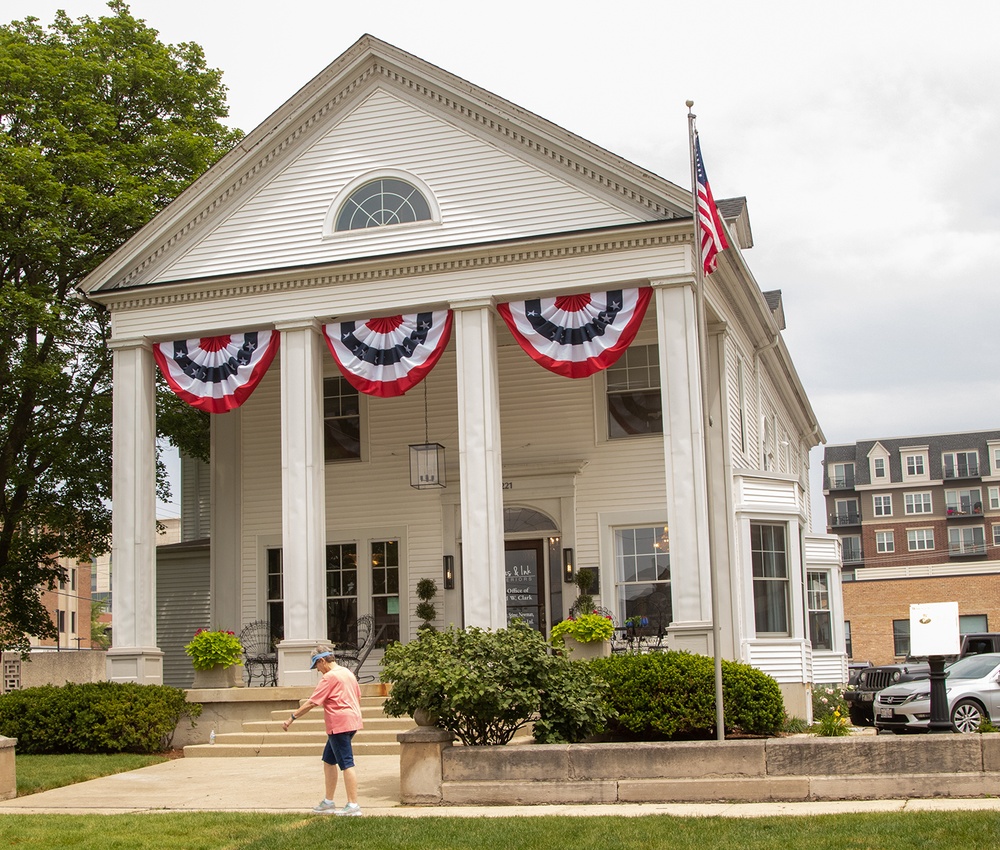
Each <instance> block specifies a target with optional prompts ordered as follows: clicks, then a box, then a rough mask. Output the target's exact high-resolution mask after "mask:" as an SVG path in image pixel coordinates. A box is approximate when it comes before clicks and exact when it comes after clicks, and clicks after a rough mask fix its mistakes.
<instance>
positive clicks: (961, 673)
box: [947, 653, 1000, 679]
mask: <svg viewBox="0 0 1000 850" xmlns="http://www.w3.org/2000/svg"><path fill="white" fill-rule="evenodd" d="M997 666H1000V655H996V654H995V653H994V654H992V655H969V656H966V657H965V658H962V659H959V660H958V661H956V662H955V663H954V664H952V665H951V666H950V667H949V668H948V670H947V673H948V676H949V678H952V679H982V678H983V677H984V676H988V675H989V674H990V672H991V671H992V670H993V669H994V668H996V667H997Z"/></svg>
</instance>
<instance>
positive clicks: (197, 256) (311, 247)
mask: <svg viewBox="0 0 1000 850" xmlns="http://www.w3.org/2000/svg"><path fill="white" fill-rule="evenodd" d="M378 169H397V170H401V171H404V172H410V173H412V174H414V175H415V176H417V177H419V178H420V179H421V180H423V181H424V182H425V183H426V184H427V185H428V187H429V188H430V190H431V191H432V193H433V194H434V197H435V199H436V201H437V204H438V206H439V207H440V210H441V222H440V225H434V224H427V225H415V226H405V227H390V228H379V231H378V233H377V234H375V238H373V235H372V234H371V233H360V234H358V233H349V234H337V235H335V236H333V237H329V238H326V239H324V238H323V223H324V220H325V218H326V215H327V212H328V210H329V208H330V205H331V203H332V202H333V201H334V199H335V198H336V197H337V194H338V193H339V192H340V191H341V190H342V189H343V188H344V187H345V186H346V185H347V184H349V183H350V182H351V181H352V180H354V179H356V178H357V177H359V176H361V175H363V174H366V173H368V172H374V171H377V170H378ZM637 220H638V219H637V218H636V217H635V215H634V214H632V213H626V212H625V211H623V210H622V209H621V208H618V207H615V206H613V205H612V204H610V203H609V202H607V201H606V200H603V199H597V198H596V197H594V196H593V195H591V194H589V193H587V192H585V191H583V190H582V189H580V188H578V187H576V186H573V185H571V184H570V183H568V182H565V181H563V180H560V179H558V178H556V177H555V176H553V175H552V174H550V173H546V172H543V171H541V170H540V169H538V168H536V167H534V166H532V165H530V164H528V163H527V162H526V161H524V160H521V159H519V158H517V157H515V156H514V155H513V154H512V153H511V152H509V151H506V150H501V149H499V148H497V147H495V146H494V145H492V144H489V143H487V142H485V141H483V140H481V139H478V138H476V137H475V136H473V135H471V134H469V133H467V132H465V131H463V130H461V129H459V128H458V127H456V126H454V125H453V124H450V123H448V122H446V121H444V120H442V119H441V118H439V117H437V116H434V115H431V114H429V113H428V112H426V111H423V110H421V109H419V108H417V107H416V106H414V105H413V104H411V103H408V102H406V101H404V100H402V99H400V98H399V97H396V96H394V95H392V94H390V93H388V92H386V91H383V90H378V91H376V92H374V93H373V94H372V95H371V96H370V97H368V98H367V99H366V100H365V101H364V102H363V103H361V104H359V105H358V106H357V107H356V108H355V109H354V110H353V111H352V112H351V113H350V114H349V115H347V116H345V117H344V119H343V120H341V121H340V122H338V123H337V124H336V125H335V126H333V127H332V128H331V129H330V130H329V132H328V133H327V134H326V135H325V136H323V137H322V138H321V139H319V140H318V141H316V142H314V143H313V144H312V145H311V147H310V148H309V149H308V150H307V151H305V152H304V153H302V154H301V155H300V156H298V157H297V158H296V159H295V160H294V161H293V162H291V163H289V164H288V165H287V166H286V167H285V168H284V170H283V171H282V172H281V173H279V174H277V175H276V176H274V177H273V178H272V179H271V180H270V182H269V183H268V184H267V185H266V186H263V187H262V188H261V189H260V190H258V191H257V193H256V194H255V195H254V196H253V197H252V198H250V199H249V200H248V201H246V202H245V203H244V204H243V206H242V207H241V208H240V209H238V210H236V211H234V212H233V213H231V214H230V215H229V216H228V217H227V219H226V220H225V221H223V222H221V223H220V224H219V225H217V226H216V227H215V228H214V230H213V231H212V232H211V233H209V234H208V235H207V236H206V237H205V238H203V239H202V240H201V241H200V243H199V244H197V245H194V246H192V247H191V248H190V249H189V250H188V251H187V252H186V253H185V254H184V255H183V256H181V257H179V258H178V259H177V260H176V261H174V262H173V263H172V264H171V265H170V266H169V268H167V269H165V270H164V271H163V272H162V273H161V274H159V275H158V278H157V279H158V280H159V281H168V280H181V279H184V278H188V277H203V276H208V275H220V274H232V273H238V272H242V271H250V270H255V269H260V268H278V267H288V266H290V265H298V264H306V263H320V262H329V261H331V260H344V259H349V258H352V257H360V256H366V255H370V254H372V253H379V254H387V253H398V252H401V251H411V250H416V249H421V248H433V247H441V246H445V245H454V244H464V243H469V242H483V241H490V240H496V239H508V238H511V237H514V236H529V235H536V234H540V233H546V232H552V231H553V230H576V229H582V228H592V227H600V226H605V225H616V224H626V223H629V222H634V221H637Z"/></svg>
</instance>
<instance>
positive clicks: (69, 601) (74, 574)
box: [30, 558, 92, 649]
mask: <svg viewBox="0 0 1000 850" xmlns="http://www.w3.org/2000/svg"><path fill="white" fill-rule="evenodd" d="M60 563H61V564H62V566H63V567H65V569H66V581H61V582H59V583H58V584H57V585H56V586H55V587H54V588H53V589H52V590H45V591H43V592H42V604H43V605H44V606H45V610H46V611H48V612H49V616H50V617H51V618H52V622H53V623H54V624H55V627H56V632H57V635H56V639H55V640H53V639H51V638H45V639H43V640H39V639H37V638H31V639H30V641H31V644H32V646H37V647H40V648H45V649H90V648H91V644H90V604H91V590H90V585H91V572H92V565H91V564H90V562H88V561H73V560H71V559H69V558H61V559H60Z"/></svg>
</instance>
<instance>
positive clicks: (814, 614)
mask: <svg viewBox="0 0 1000 850" xmlns="http://www.w3.org/2000/svg"><path fill="white" fill-rule="evenodd" d="M814 582H816V586H815V587H814ZM832 584H833V582H832V581H831V578H830V571H829V570H807V571H806V615H807V617H808V620H809V641H810V643H812V647H813V649H814V650H816V649H818V650H821V651H827V652H829V651H832V650H833V641H834V637H833V606H832V597H831V595H830V587H831V585H832ZM822 619H825V620H826V632H827V635H828V637H829V645H825V644H824V645H818V644H817V642H816V636H815V634H814V632H815V631H819V630H820V629H819V628H816V629H814V628H813V626H814V623H815V624H816V625H817V626H818V625H819V624H820V621H821V620H822Z"/></svg>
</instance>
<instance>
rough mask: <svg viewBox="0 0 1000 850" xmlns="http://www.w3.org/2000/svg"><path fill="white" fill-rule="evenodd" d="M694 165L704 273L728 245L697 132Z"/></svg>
mask: <svg viewBox="0 0 1000 850" xmlns="http://www.w3.org/2000/svg"><path fill="white" fill-rule="evenodd" d="M694 165H695V175H696V179H697V181H698V224H699V225H700V227H699V230H700V231H701V263H702V268H703V269H704V272H705V274H706V275H709V274H711V273H712V272H714V271H715V269H716V266H717V264H718V263H717V260H716V254H718V253H719V251H725V250H726V248H728V247H729V243H728V242H726V232H725V230H724V228H723V227H722V219H721V218H720V217H719V209H718V207H716V206H715V198H713V197H712V187H711V186H709V185H708V174H706V173H705V162H704V161H703V160H702V158H701V142H700V141H698V134H697V133H695V136H694Z"/></svg>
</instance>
